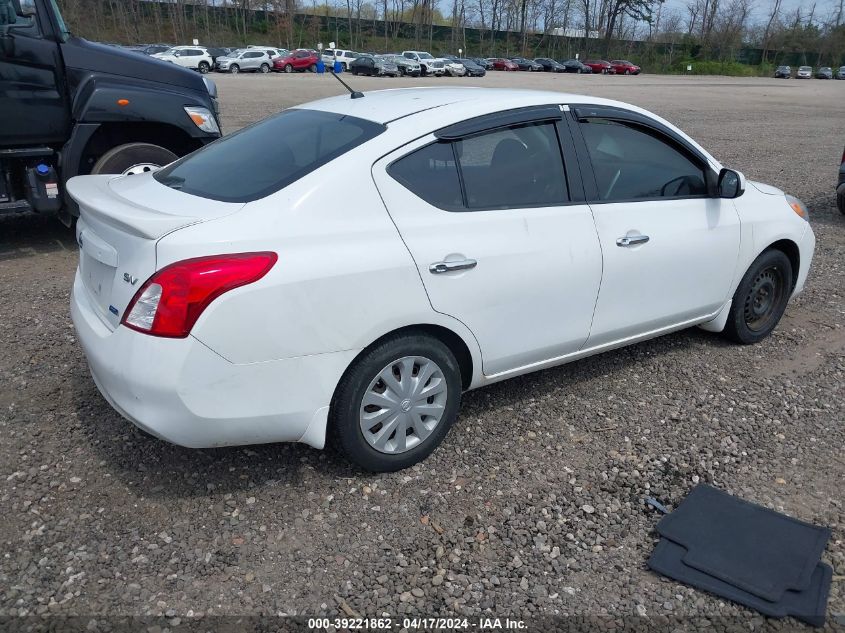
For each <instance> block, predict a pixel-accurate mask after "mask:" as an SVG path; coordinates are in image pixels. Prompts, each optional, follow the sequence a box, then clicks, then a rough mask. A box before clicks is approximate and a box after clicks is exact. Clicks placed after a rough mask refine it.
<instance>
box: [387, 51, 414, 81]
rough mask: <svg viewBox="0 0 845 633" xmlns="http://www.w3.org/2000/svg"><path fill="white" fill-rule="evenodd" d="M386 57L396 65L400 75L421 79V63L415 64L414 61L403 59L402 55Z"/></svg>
mask: <svg viewBox="0 0 845 633" xmlns="http://www.w3.org/2000/svg"><path fill="white" fill-rule="evenodd" d="M385 57H387V58H389V59H390V60H391V61H392V62H393V63H394V64H396V67H397V68H398V69H399V74H400V75H410V76H411V77H419V76H420V73H422V69H421V68H420V65H419V63H417V62H415V61H414V60H413V59H408V58H407V57H402V55H385Z"/></svg>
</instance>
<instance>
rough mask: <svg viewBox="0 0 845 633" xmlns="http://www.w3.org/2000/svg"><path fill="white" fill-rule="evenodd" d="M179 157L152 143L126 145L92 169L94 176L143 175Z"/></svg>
mask: <svg viewBox="0 0 845 633" xmlns="http://www.w3.org/2000/svg"><path fill="white" fill-rule="evenodd" d="M177 158H178V156H176V154H174V153H173V152H171V151H170V150H169V149H165V148H163V147H159V146H158V145H152V144H151V143H126V144H125V145H118V146H117V147H115V148H112V149H110V150H109V151H108V152H106V153H105V154H103V155H102V156H101V157H100V159H99V160H98V161H97V162H96V163H95V164H94V167H93V169H91V173H92V174H124V175H131V174H141V173H146V172H150V171H156V170H158V169H160V168H161V167H162V166H164V165H167V164H168V163H172V162H173V161H174V160H176V159H177Z"/></svg>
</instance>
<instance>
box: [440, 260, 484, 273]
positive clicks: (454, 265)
mask: <svg viewBox="0 0 845 633" xmlns="http://www.w3.org/2000/svg"><path fill="white" fill-rule="evenodd" d="M477 265H478V262H477V261H475V260H474V259H461V260H458V261H456V262H434V263H433V264H432V265H431V266H429V267H428V272H430V273H431V274H432V275H441V274H443V273H451V272H453V271H456V270H469V269H470V268H475V267H476V266H477Z"/></svg>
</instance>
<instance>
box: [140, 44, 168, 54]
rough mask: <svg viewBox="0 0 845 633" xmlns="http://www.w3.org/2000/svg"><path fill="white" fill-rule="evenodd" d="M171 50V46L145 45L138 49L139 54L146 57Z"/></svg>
mask: <svg viewBox="0 0 845 633" xmlns="http://www.w3.org/2000/svg"><path fill="white" fill-rule="evenodd" d="M171 48H173V47H172V46H171V45H170V44H143V45H141V46H140V47H139V48H138V49H137V52H140V53H143V54H144V55H155V54H156V53H163V52H164V51H167V50H170V49H171Z"/></svg>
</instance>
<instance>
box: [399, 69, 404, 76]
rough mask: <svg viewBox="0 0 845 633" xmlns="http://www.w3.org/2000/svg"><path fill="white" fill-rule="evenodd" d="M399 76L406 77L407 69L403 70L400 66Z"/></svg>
mask: <svg viewBox="0 0 845 633" xmlns="http://www.w3.org/2000/svg"><path fill="white" fill-rule="evenodd" d="M399 76H400V77H404V76H405V69H404V68H402V66H399Z"/></svg>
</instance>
